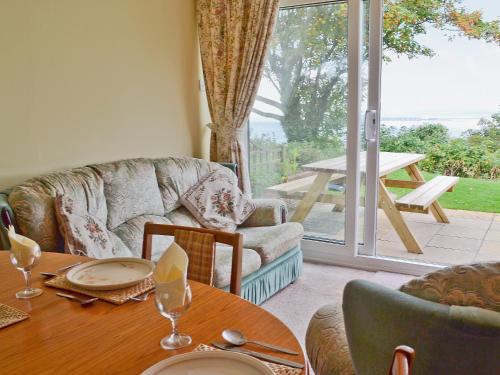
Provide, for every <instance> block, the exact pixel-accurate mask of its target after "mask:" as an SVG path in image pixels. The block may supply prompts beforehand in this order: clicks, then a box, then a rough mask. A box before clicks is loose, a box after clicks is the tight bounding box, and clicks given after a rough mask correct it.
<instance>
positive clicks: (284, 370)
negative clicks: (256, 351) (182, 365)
mask: <svg viewBox="0 0 500 375" xmlns="http://www.w3.org/2000/svg"><path fill="white" fill-rule="evenodd" d="M215 350H220V349H216V348H213V347H211V346H208V345H205V344H200V345H198V346H197V347H196V349H194V350H193V352H211V351H215ZM261 362H262V363H264V364H265V365H266V366H267V367H269V368H270V369H271V371H272V372H274V375H301V374H302V371H303V370H301V369H298V368H293V367H288V366H284V365H278V364H276V363H270V362H266V361H261Z"/></svg>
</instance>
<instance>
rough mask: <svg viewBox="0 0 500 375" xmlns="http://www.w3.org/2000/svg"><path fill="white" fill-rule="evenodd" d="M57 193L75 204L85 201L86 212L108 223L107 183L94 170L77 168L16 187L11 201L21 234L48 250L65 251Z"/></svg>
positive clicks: (41, 177)
mask: <svg viewBox="0 0 500 375" xmlns="http://www.w3.org/2000/svg"><path fill="white" fill-rule="evenodd" d="M57 193H59V194H69V195H71V197H72V198H73V199H74V200H75V201H77V202H82V205H83V206H84V208H85V210H86V212H88V213H89V214H90V215H92V216H94V217H96V218H97V219H99V220H101V221H103V222H106V217H107V208H106V200H105V197H104V187H103V181H102V179H101V178H100V177H99V175H98V174H97V173H96V172H95V171H94V170H92V169H91V168H88V167H84V168H75V169H72V170H69V171H64V172H57V173H51V174H48V175H45V176H40V177H36V178H32V179H30V180H28V181H26V182H24V183H22V184H20V185H18V186H16V187H14V188H13V189H12V192H11V193H10V194H9V198H8V200H9V204H10V206H11V207H12V209H13V211H14V214H15V217H16V222H17V225H18V227H19V232H20V233H21V234H23V235H26V236H28V237H29V238H31V239H32V240H34V241H36V242H37V243H38V244H39V245H40V248H41V249H42V250H44V251H57V250H60V251H62V250H63V248H64V240H63V238H62V236H61V234H60V233H59V229H58V224H57V220H56V216H55V211H54V198H55V197H56V194H57Z"/></svg>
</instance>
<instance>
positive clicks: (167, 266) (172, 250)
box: [153, 242, 189, 310]
mask: <svg viewBox="0 0 500 375" xmlns="http://www.w3.org/2000/svg"><path fill="white" fill-rule="evenodd" d="M188 263H189V259H188V256H187V254H186V252H185V251H184V250H183V249H182V248H181V247H180V246H179V245H177V244H176V243H175V242H172V244H171V245H170V246H169V247H168V249H167V250H166V251H165V252H164V253H163V255H162V256H161V258H160V259H159V260H158V263H157V264H156V268H155V270H154V272H153V279H154V280H155V283H156V292H155V294H156V296H157V298H160V300H161V302H162V305H163V307H164V308H165V309H168V310H173V309H175V308H177V307H181V306H183V305H184V299H185V295H186V285H187V284H186V283H187V270H188Z"/></svg>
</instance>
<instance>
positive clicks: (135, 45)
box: [0, 0, 201, 189]
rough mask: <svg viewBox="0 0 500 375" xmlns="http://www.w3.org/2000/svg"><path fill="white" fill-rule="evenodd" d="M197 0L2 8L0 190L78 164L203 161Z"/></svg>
mask: <svg viewBox="0 0 500 375" xmlns="http://www.w3.org/2000/svg"><path fill="white" fill-rule="evenodd" d="M196 38H197V37H196V18H195V9H194V0H43V1H38V0H2V1H0V141H1V146H0V147H1V154H0V189H2V188H4V187H7V186H10V185H13V184H16V183H19V182H21V181H23V180H24V179H26V178H28V177H30V176H34V175H39V174H41V173H46V172H49V171H53V170H60V169H64V168H68V167H73V166H80V165H84V164H88V163H95V162H104V161H111V160H116V159H120V158H131V157H159V156H168V155H194V156H199V155H200V153H201V151H200V147H201V142H200V141H199V138H200V132H201V129H200V118H199V108H198V107H199V103H200V98H199V95H198V77H197V76H198V72H199V66H198V64H199V57H198V53H197V51H198V46H197V41H196Z"/></svg>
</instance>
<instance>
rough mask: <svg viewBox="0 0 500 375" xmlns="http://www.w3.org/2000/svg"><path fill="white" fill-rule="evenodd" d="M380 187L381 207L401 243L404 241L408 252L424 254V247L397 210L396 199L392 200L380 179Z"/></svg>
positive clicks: (379, 199)
mask: <svg viewBox="0 0 500 375" xmlns="http://www.w3.org/2000/svg"><path fill="white" fill-rule="evenodd" d="M378 187H379V189H378V201H379V206H380V208H382V209H383V210H384V212H385V214H386V215H387V218H388V219H389V221H390V222H391V224H392V226H393V227H394V229H395V230H396V233H397V234H398V235H399V238H401V241H403V243H404V245H405V246H406V249H407V250H408V252H410V253H415V254H423V251H422V247H421V246H420V244H419V243H418V241H417V239H416V238H415V236H414V235H413V233H412V232H411V230H410V228H409V227H408V224H406V221H405V219H404V217H403V215H402V214H401V212H400V211H399V210H398V209H397V208H396V205H395V204H394V199H392V197H391V195H390V194H389V191H388V190H387V188H386V187H385V185H384V183H383V182H382V180H381V179H379V181H378Z"/></svg>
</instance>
